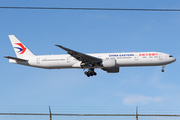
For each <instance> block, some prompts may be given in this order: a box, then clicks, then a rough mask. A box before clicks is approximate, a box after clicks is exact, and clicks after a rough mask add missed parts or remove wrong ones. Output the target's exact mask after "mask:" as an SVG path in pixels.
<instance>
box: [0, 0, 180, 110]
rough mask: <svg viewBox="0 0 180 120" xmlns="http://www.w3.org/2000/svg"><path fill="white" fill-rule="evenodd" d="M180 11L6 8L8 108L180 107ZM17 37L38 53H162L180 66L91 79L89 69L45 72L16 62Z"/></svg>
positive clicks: (20, 0) (170, 4)
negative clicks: (13, 60) (13, 59)
mask: <svg viewBox="0 0 180 120" xmlns="http://www.w3.org/2000/svg"><path fill="white" fill-rule="evenodd" d="M1 6H22V7H23V6H29V7H31V6H38V7H102V8H172V9H176V8H179V6H180V1H178V0H173V1H172V0H171V1H170V0H169V1H168V0H167V1H163V2H162V1H161V0H146V1H144V0H136V1H134V0H128V1H123V0H113V1H112V0H111V1H110V0H106V1H104V0H90V1H84V0H76V1H74V0H66V1H59V0H51V1H50V0H31V1H24V0H16V1H14V0H2V1H1ZM179 14H180V13H179V12H145V11H76V10H14V9H1V10H0V16H1V19H0V31H1V32H0V40H1V52H0V56H1V68H0V71H1V72H0V82H1V84H0V86H1V87H0V94H1V99H0V105H2V106H3V105H31V106H49V105H50V106H124V107H134V106H140V107H169V106H171V107H180V103H179V101H180V96H179V95H180V88H179V86H180V81H179V68H180V64H179V59H180V55H179V48H180V40H179V39H180V15H179ZM10 34H14V35H15V36H16V37H17V38H18V39H20V40H21V41H22V42H23V43H24V44H25V45H26V46H27V47H28V48H29V49H30V50H31V51H32V52H33V53H34V54H36V55H46V54H65V53H66V52H65V51H64V50H62V49H60V48H58V47H56V46H54V45H55V44H59V45H63V46H65V47H68V48H71V49H74V50H76V51H79V52H83V53H106V52H132V51H139V52H141V51H144V52H146V51H158V52H164V53H169V54H172V55H173V56H174V57H175V58H177V61H176V62H175V63H173V64H170V65H168V66H167V67H166V68H165V72H164V73H161V66H159V67H129V68H120V73H116V74H107V73H106V72H104V71H102V70H100V69H97V70H96V71H97V73H98V75H97V76H95V77H90V78H88V77H87V76H85V75H84V73H83V70H79V69H62V70H44V69H38V68H32V67H26V66H21V65H16V64H12V63H8V60H7V59H5V58H3V56H7V55H9V56H15V53H14V51H13V48H12V45H11V43H10V41H9V38H8V35H10Z"/></svg>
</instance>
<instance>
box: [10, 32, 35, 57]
mask: <svg viewBox="0 0 180 120" xmlns="http://www.w3.org/2000/svg"><path fill="white" fill-rule="evenodd" d="M9 39H10V41H11V43H12V46H13V48H14V51H15V53H16V56H17V57H18V58H26V59H28V58H30V57H33V56H35V55H34V54H33V53H32V52H31V51H30V50H29V49H28V48H27V47H26V46H25V45H24V44H23V43H22V42H21V41H19V40H18V39H17V38H16V37H15V36H14V35H9Z"/></svg>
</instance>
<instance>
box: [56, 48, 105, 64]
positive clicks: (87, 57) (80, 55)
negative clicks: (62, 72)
mask: <svg viewBox="0 0 180 120" xmlns="http://www.w3.org/2000/svg"><path fill="white" fill-rule="evenodd" d="M56 46H58V47H60V48H62V49H63V50H65V51H67V53H68V54H70V55H71V56H72V57H74V58H76V59H77V60H79V61H82V62H83V63H87V62H89V63H98V62H102V60H101V59H100V58H97V57H93V56H90V55H87V54H83V53H80V52H77V51H74V50H71V49H68V48H65V47H63V46H61V45H56Z"/></svg>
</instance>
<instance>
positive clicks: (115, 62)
mask: <svg viewBox="0 0 180 120" xmlns="http://www.w3.org/2000/svg"><path fill="white" fill-rule="evenodd" d="M9 38H10V41H11V43H12V46H13V48H14V51H15V53H16V56H17V58H16V57H10V56H5V58H8V59H9V62H10V63H16V64H21V65H26V66H32V67H37V68H45V69H63V68H81V69H88V70H87V71H85V72H84V74H85V75H87V76H88V77H90V76H93V75H97V73H96V72H95V71H94V69H95V68H101V69H102V70H104V71H106V72H108V73H118V72H119V67H131V66H162V72H164V67H165V66H166V65H167V64H170V63H172V62H174V61H176V59H175V58H174V57H173V56H172V55H169V54H166V53H161V52H128V53H96V54H95V53H93V54H84V53H80V52H77V51H74V50H71V49H68V48H65V47H63V46H61V45H56V46H57V47H60V48H62V49H64V50H65V51H67V53H68V54H62V55H34V54H33V53H32V52H31V51H30V50H29V49H28V48H27V47H26V46H25V45H24V44H23V43H22V42H20V41H19V40H18V39H17V38H16V37H15V36H14V35H9Z"/></svg>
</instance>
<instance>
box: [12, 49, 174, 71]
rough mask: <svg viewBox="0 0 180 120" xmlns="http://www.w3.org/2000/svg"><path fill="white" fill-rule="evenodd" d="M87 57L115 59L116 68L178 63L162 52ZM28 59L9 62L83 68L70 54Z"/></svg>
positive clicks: (52, 67) (104, 54)
mask: <svg viewBox="0 0 180 120" xmlns="http://www.w3.org/2000/svg"><path fill="white" fill-rule="evenodd" d="M87 55H90V56H93V57H97V58H100V59H102V60H104V59H115V60H116V67H130V66H163V65H167V64H169V63H172V62H174V61H176V59H175V58H174V57H172V56H171V55H169V54H166V53H161V52H131V53H130V52H129V53H99V54H87ZM28 59H29V60H28V61H18V60H13V59H10V60H9V61H10V62H12V63H17V64H22V65H27V66H32V67H38V68H45V69H62V68H81V65H80V64H81V61H78V60H76V59H75V58H74V57H72V56H70V55H69V54H63V55H40V56H34V57H31V58H28ZM94 68H101V66H94Z"/></svg>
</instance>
